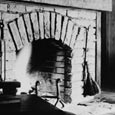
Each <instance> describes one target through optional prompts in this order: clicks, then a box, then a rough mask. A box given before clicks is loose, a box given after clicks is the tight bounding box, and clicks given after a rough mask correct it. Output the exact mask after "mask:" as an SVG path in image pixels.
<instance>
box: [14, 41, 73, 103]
mask: <svg viewBox="0 0 115 115" xmlns="http://www.w3.org/2000/svg"><path fill="white" fill-rule="evenodd" d="M30 46H31V47H30ZM28 47H30V48H29V50H30V51H29V52H30V53H29V56H28V59H27V60H28V62H27V63H26V64H25V66H26V67H25V70H26V76H24V77H28V78H29V79H30V81H29V84H30V87H34V86H35V82H36V81H37V80H38V81H40V86H39V89H38V95H39V96H42V95H49V94H50V95H52V96H53V95H56V93H57V91H56V80H57V79H58V78H59V79H61V83H60V84H59V87H60V96H61V98H62V100H63V101H64V102H65V103H68V102H69V103H70V102H71V93H72V89H71V88H72V83H71V69H72V65H71V58H72V57H71V55H72V49H71V48H70V47H69V46H67V45H64V44H63V43H62V41H61V40H60V41H57V40H55V39H39V40H36V41H33V42H32V43H30V45H29V46H28ZM27 50H28V49H27ZM25 51H26V50H25V47H24V48H23V49H22V50H21V51H20V53H19V54H18V58H17V59H18V60H17V62H18V63H19V64H21V63H22V62H20V61H22V60H21V56H22V57H23V54H27V52H25ZM23 59H24V58H23ZM27 60H26V61H27ZM16 66H17V68H18V67H19V65H17V64H16ZM20 67H23V63H22V65H21V66H20ZM16 71H18V70H16ZM20 72H21V71H20ZM20 72H19V73H20ZM16 76H18V75H16ZM22 80H24V79H22ZM19 81H20V78H19ZM25 81H26V80H25ZM27 82H28V81H27ZM21 83H22V89H23V82H21ZM26 87H27V86H26ZM30 90H31V88H30V89H28V91H27V90H26V93H28V92H29V91H30ZM22 92H23V90H22Z"/></svg>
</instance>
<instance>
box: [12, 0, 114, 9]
mask: <svg viewBox="0 0 115 115" xmlns="http://www.w3.org/2000/svg"><path fill="white" fill-rule="evenodd" d="M11 1H13V2H14V0H11ZM15 1H17V2H18V1H19V0H15ZM20 1H29V2H33V3H34V2H35V3H45V4H50V5H60V6H66V7H75V8H84V9H93V10H102V11H112V0H20Z"/></svg>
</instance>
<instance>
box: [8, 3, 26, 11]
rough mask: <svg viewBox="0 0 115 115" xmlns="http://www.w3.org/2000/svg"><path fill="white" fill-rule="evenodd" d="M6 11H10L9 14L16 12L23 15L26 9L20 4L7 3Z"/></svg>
mask: <svg viewBox="0 0 115 115" xmlns="http://www.w3.org/2000/svg"><path fill="white" fill-rule="evenodd" d="M8 11H10V12H18V13H24V12H26V8H25V6H24V5H22V4H16V3H14V4H13V3H9V7H8Z"/></svg>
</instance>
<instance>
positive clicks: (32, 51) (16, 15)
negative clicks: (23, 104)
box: [0, 2, 100, 103]
mask: <svg viewBox="0 0 115 115" xmlns="http://www.w3.org/2000/svg"><path fill="white" fill-rule="evenodd" d="M2 7H3V9H2V11H1V12H0V17H1V19H2V20H3V23H4V39H3V40H2V52H3V54H2V59H1V60H2V67H1V68H2V71H1V76H2V78H3V79H4V80H6V81H15V80H16V81H20V82H21V88H19V91H18V93H21V92H26V93H28V91H29V90H30V89H31V87H33V86H34V85H35V82H36V81H37V80H39V81H40V82H41V85H40V87H39V91H38V92H39V96H41V95H43V94H46V93H48V94H50V95H55V94H56V84H55V81H56V79H57V78H60V79H61V80H62V81H61V83H60V95H61V99H62V100H63V101H64V102H65V103H71V102H75V103H76V102H78V101H79V100H80V99H81V100H82V99H83V98H84V97H83V95H82V93H83V88H82V87H83V82H82V71H83V68H82V63H83V49H84V47H85V39H86V37H88V46H87V47H88V51H87V61H88V65H89V72H90V74H91V76H92V78H93V79H94V80H96V79H97V76H98V75H99V74H100V73H98V74H97V70H98V69H99V71H100V66H99V65H100V63H99V60H97V57H98V56H99V55H100V51H98V50H100V45H97V43H98V42H99V44H100V37H99V36H100V31H99V29H100V21H99V19H100V13H99V12H98V11H95V10H86V9H76V8H69V7H67V8H65V7H62V6H53V5H52V6H50V5H47V4H32V5H31V4H30V3H28V4H26V2H24V4H21V3H18V2H17V3H12V2H10V3H3V4H2ZM87 29H88V36H86V35H87V34H86V32H87ZM98 54H99V55H98ZM97 66H98V67H99V68H97ZM99 71H98V72H99Z"/></svg>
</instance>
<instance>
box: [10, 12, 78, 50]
mask: <svg viewBox="0 0 115 115" xmlns="http://www.w3.org/2000/svg"><path fill="white" fill-rule="evenodd" d="M8 27H9V30H10V34H11V36H12V39H13V41H14V45H15V47H16V50H20V49H22V48H23V47H24V46H25V45H26V44H28V43H30V42H32V41H33V40H38V39H55V40H57V41H61V42H62V43H63V44H66V45H68V46H69V47H71V48H72V49H73V48H74V45H75V43H76V38H77V35H78V33H79V28H80V27H78V25H77V24H76V23H74V22H73V21H72V20H71V18H70V17H68V16H64V15H61V14H59V13H56V12H48V11H33V12H29V13H26V14H22V15H21V16H20V17H19V18H17V19H15V20H12V21H10V22H8Z"/></svg>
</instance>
